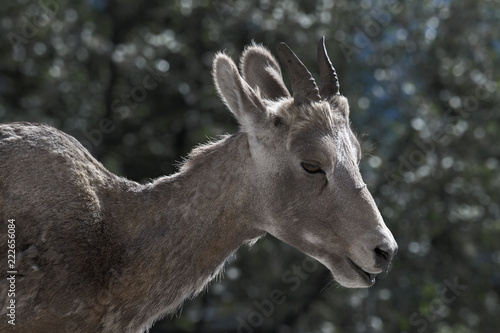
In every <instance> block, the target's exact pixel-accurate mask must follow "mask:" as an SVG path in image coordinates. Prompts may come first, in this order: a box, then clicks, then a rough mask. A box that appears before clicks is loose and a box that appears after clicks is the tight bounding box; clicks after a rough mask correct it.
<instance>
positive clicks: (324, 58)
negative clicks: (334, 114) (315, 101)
mask: <svg viewBox="0 0 500 333" xmlns="http://www.w3.org/2000/svg"><path fill="white" fill-rule="evenodd" d="M318 64H319V92H320V94H321V97H323V98H329V97H332V96H333V95H340V92H339V90H340V84H339V79H338V77H337V72H336V71H335V68H333V66H332V63H331V62H330V58H328V53H326V46H325V37H324V36H323V37H321V39H320V41H319V43H318Z"/></svg>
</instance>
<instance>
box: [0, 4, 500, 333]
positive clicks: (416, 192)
mask: <svg viewBox="0 0 500 333" xmlns="http://www.w3.org/2000/svg"><path fill="white" fill-rule="evenodd" d="M499 20H500V2H499V1H498V0H495V1H493V0H489V1H473V0H464V1H452V0H432V1H429V0H423V1H421V0H420V1H417V0H410V1H405V2H403V1H396V0H388V1H375V0H363V1H348V0H339V1H333V0H322V1H305V0H302V1H291V0H285V1H270V0H251V1H243V0H237V1H230V0H216V1H212V0H183V1H158V0H157V1H131V0H121V1H119V0H109V1H106V0H85V1H75V2H70V1H67V0H41V1H31V0H17V1H10V2H6V3H4V4H2V8H1V9H0V32H1V35H2V36H3V37H2V38H1V39H0V50H1V51H0V57H1V58H0V59H1V62H0V119H1V121H2V122H9V121H30V122H44V123H48V124H52V125H53V126H55V127H57V128H59V129H61V130H63V131H65V132H67V133H69V134H71V135H73V136H75V137H76V138H77V139H79V140H80V141H82V142H83V143H84V144H85V145H86V146H87V148H88V149H89V150H91V152H92V154H93V155H94V156H96V157H97V158H98V159H99V160H101V161H102V162H103V163H104V164H105V165H106V166H107V167H108V168H109V169H110V170H112V171H113V172H115V173H117V174H120V175H123V176H126V177H128V178H130V179H134V180H137V181H140V182H146V181H148V180H149V179H151V178H155V177H158V176H160V175H163V174H169V173H172V172H175V165H176V163H177V162H178V161H180V160H182V158H183V156H186V154H187V153H188V152H189V151H190V149H191V148H192V147H193V146H194V145H196V144H197V143H200V142H205V141H206V140H207V137H216V136H217V135H220V134H223V133H226V132H229V133H233V132H235V131H236V130H237V126H236V123H235V121H234V120H233V119H232V117H231V116H230V114H229V112H228V111H227V110H225V108H224V106H223V104H222V103H221V102H220V101H219V99H218V97H217V96H216V95H215V93H214V88H213V84H212V78H211V74H210V71H211V61H212V58H213V55H214V53H215V52H217V51H220V50H225V52H227V53H229V54H231V55H232V56H233V58H234V59H235V60H236V58H237V57H238V55H239V53H240V52H241V51H242V50H243V48H244V46H245V45H247V44H249V43H250V42H251V41H252V40H255V41H256V42H258V43H263V44H264V45H266V46H269V47H270V49H271V50H274V47H275V45H276V44H277V43H278V42H280V41H285V42H286V43H287V44H288V45H290V47H291V48H292V49H293V50H295V52H296V53H297V54H298V55H299V57H300V58H301V59H302V61H303V62H304V63H305V64H306V65H307V66H308V67H309V69H310V70H311V72H312V73H313V74H316V60H315V59H316V54H315V46H316V43H317V41H318V39H319V38H320V36H322V35H325V36H326V38H327V45H328V48H329V53H330V57H331V59H332V61H333V63H334V65H335V66H336V68H337V72H338V73H339V77H340V84H341V92H342V93H343V94H344V95H345V96H346V97H347V98H348V99H349V101H350V104H351V120H352V126H353V128H354V129H355V130H357V131H358V132H359V133H360V134H361V137H362V141H363V146H364V149H365V155H364V156H365V157H364V159H363V162H362V165H361V168H362V173H363V175H364V178H365V180H366V182H367V183H368V186H369V187H370V190H371V192H372V193H373V195H374V197H375V198H376V201H377V203H378V205H379V207H380V210H381V212H382V215H383V216H384V218H385V220H386V223H387V225H388V226H389V228H390V229H391V230H392V231H393V234H394V235H395V237H396V239H397V241H398V243H399V246H400V251H399V253H398V255H397V256H396V258H395V261H394V263H393V265H392V268H391V269H390V272H389V274H387V275H383V276H381V277H380V278H379V279H378V281H377V283H376V285H375V286H374V287H372V288H370V289H368V290H348V289H344V288H338V287H337V285H336V284H335V282H333V281H332V279H331V277H330V275H329V273H328V272H327V271H326V269H325V268H323V267H322V266H320V265H316V266H311V263H310V262H309V261H307V260H306V257H305V255H303V254H301V253H299V252H298V251H296V250H295V249H293V248H291V247H289V246H287V245H286V244H283V243H281V242H279V241H277V240H275V239H272V237H269V236H268V237H266V238H265V239H264V240H261V241H259V242H258V243H257V244H256V245H255V246H253V247H252V248H251V249H240V250H239V251H238V252H237V254H236V255H235V256H234V257H233V258H231V259H230V260H229V263H228V265H227V266H226V269H225V271H226V273H225V278H223V279H221V280H218V281H215V282H213V283H212V284H211V285H210V286H209V287H208V289H207V291H206V292H205V293H204V294H202V295H200V296H198V297H197V298H195V299H194V300H191V301H187V302H186V303H185V305H184V307H183V311H182V312H181V311H179V313H178V314H176V315H174V316H171V318H170V317H169V318H166V319H165V320H163V321H160V322H158V323H157V324H156V325H155V326H154V327H153V329H152V330H151V332H155V333H160V332H236V331H238V329H239V331H241V332H324V333H329V332H439V333H446V332H454V333H457V332H497V328H498V327H499V326H500V307H499V304H498V296H499V293H500V245H499V244H500V207H499V202H500V191H499V190H498V189H499V188H500V175H499V165H498V163H499V158H500V156H499V155H500V128H499V127H500V125H499V124H500V121H499V117H500V110H499V108H498V105H500V103H499V99H500V98H499V93H498V92H499V85H498V84H499V77H500V76H499V70H500V61H499V58H500V57H499V55H500V29H498V21H499ZM0 158H1V156H0ZM221 237H222V235H221ZM304 260H306V261H304ZM313 268H314V269H313ZM276 290H277V291H279V292H280V293H281V294H280V295H281V297H280V298H279V299H278V300H279V302H278V303H279V304H278V303H271V304H273V306H272V307H271V306H270V305H269V304H270V303H269V300H271V299H273V296H272V295H273V294H272V293H273V291H276ZM274 295H275V296H276V294H274ZM275 300H276V299H275Z"/></svg>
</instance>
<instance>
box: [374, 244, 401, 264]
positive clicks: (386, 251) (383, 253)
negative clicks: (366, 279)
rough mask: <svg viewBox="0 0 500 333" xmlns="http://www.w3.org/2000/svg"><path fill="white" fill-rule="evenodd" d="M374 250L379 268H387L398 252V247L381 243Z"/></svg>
mask: <svg viewBox="0 0 500 333" xmlns="http://www.w3.org/2000/svg"><path fill="white" fill-rule="evenodd" d="M373 251H374V252H375V265H376V266H377V267H379V268H383V269H387V268H388V267H389V264H390V263H391V260H392V258H393V257H394V255H395V254H396V252H398V248H397V247H396V248H392V247H390V246H386V245H381V246H377V247H376V248H375V250H373Z"/></svg>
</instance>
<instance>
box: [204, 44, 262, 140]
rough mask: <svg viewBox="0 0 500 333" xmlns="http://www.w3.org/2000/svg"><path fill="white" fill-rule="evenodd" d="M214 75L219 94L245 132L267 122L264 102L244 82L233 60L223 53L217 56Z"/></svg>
mask: <svg viewBox="0 0 500 333" xmlns="http://www.w3.org/2000/svg"><path fill="white" fill-rule="evenodd" d="M212 75H213V77H214V82H215V87H216V88H217V92H218V93H219V95H220V96H221V97H222V99H223V100H224V103H226V105H227V107H228V108H229V110H230V111H231V112H232V113H233V114H234V116H235V117H236V119H237V120H238V122H239V123H240V125H241V126H242V128H243V130H244V131H245V132H249V131H251V129H252V128H253V127H255V125H256V124H259V123H262V122H264V121H265V119H266V108H265V106H264V104H263V103H262V100H261V99H260V97H259V96H258V95H257V94H256V93H255V91H254V90H253V89H252V88H251V87H250V86H249V85H248V83H246V82H245V80H243V78H242V77H241V75H240V73H239V72H238V68H237V67H236V65H235V63H234V62H233V60H232V59H231V58H229V57H228V56H227V55H225V54H223V53H219V54H217V55H216V56H215V59H214V64H213V73H212Z"/></svg>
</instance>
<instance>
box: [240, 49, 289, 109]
mask: <svg viewBox="0 0 500 333" xmlns="http://www.w3.org/2000/svg"><path fill="white" fill-rule="evenodd" d="M240 68H241V72H242V73H243V78H244V79H245V81H246V82H248V84H249V85H250V86H251V87H252V88H254V89H257V88H258V89H259V90H260V94H261V96H262V97H263V98H265V99H271V100H273V99H279V98H282V97H291V96H290V93H289V92H288V89H287V88H286V85H285V83H284V82H283V76H282V74H281V69H280V66H279V64H278V62H277V61H276V58H274V57H273V56H272V54H271V53H270V52H269V51H268V50H267V49H266V48H265V47H263V46H260V45H256V44H254V45H252V46H249V47H247V48H246V49H245V51H243V53H242V55H241V62H240Z"/></svg>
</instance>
